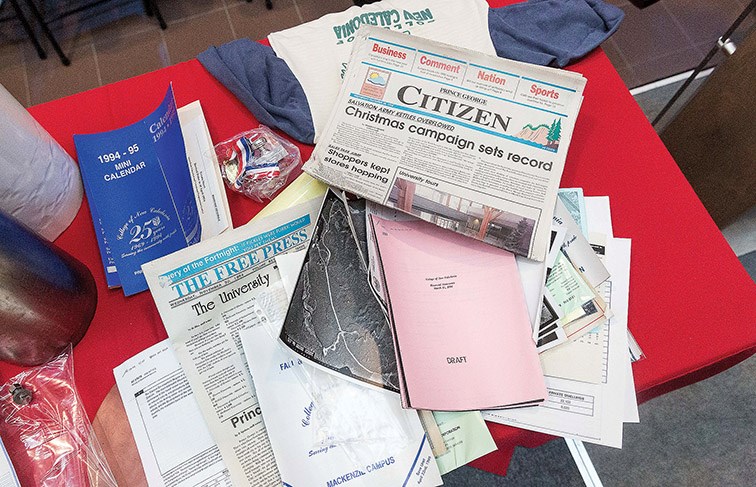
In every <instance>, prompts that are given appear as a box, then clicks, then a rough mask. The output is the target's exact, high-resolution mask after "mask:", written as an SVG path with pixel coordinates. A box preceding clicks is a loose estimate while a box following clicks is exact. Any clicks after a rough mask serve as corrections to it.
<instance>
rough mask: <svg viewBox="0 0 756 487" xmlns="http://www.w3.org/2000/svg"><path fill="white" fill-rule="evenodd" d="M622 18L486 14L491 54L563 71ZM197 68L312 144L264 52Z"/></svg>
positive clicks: (591, 5)
mask: <svg viewBox="0 0 756 487" xmlns="http://www.w3.org/2000/svg"><path fill="white" fill-rule="evenodd" d="M623 17H624V12H623V11H622V10H621V9H619V8H617V7H615V6H613V5H609V4H607V3H604V2H603V1H601V0H530V1H528V2H523V3H516V4H514V5H508V6H506V7H500V8H492V9H490V10H489V12H488V26H489V30H490V33H491V40H492V41H493V45H494V48H496V53H497V54H498V55H499V56H501V57H505V58H508V59H514V60H516V61H524V62H528V63H532V64H539V65H542V66H556V67H564V66H566V65H567V64H569V63H571V62H573V61H576V60H577V59H580V58H581V57H583V56H585V55H586V54H588V53H589V52H590V51H592V50H593V49H594V48H596V47H597V46H598V45H599V44H601V43H602V42H603V41H605V40H606V39H607V38H609V36H611V35H612V34H613V33H614V31H615V30H617V27H619V24H620V21H621V20H622V18H623ZM197 58H198V59H199V61H200V62H201V63H202V65H203V66H205V68H206V69H207V70H208V71H209V72H210V74H212V75H213V76H214V77H215V78H216V79H217V80H218V81H220V82H221V83H222V84H223V85H224V86H225V87H226V88H228V89H229V90H230V91H231V92H232V93H233V94H234V95H236V97H237V98H239V100H241V102H242V103H243V104H244V105H245V106H246V107H247V108H248V109H249V111H251V112H252V114H253V115H254V116H255V118H257V120H258V121H259V122H260V123H262V124H265V125H268V126H269V127H275V128H278V129H280V130H283V131H284V132H286V133H287V134H289V135H290V136H291V137H293V138H294V139H296V140H298V141H300V142H304V143H307V144H312V143H313V139H314V137H315V128H314V126H313V123H312V115H311V114H310V106H309V104H308V103H307V97H306V96H305V93H304V90H303V89H302V86H301V85H300V84H299V81H298V80H297V78H296V77H295V76H294V73H292V72H291V69H289V66H288V65H287V64H286V62H284V61H283V60H282V59H280V58H278V57H277V56H276V54H275V52H274V51H273V49H271V48H270V47H269V46H264V45H262V44H260V43H257V42H253V41H251V40H250V39H239V40H236V41H232V42H229V43H227V44H224V45H222V46H220V47H211V48H209V49H208V50H206V51H205V52H202V53H200V55H199V56H197Z"/></svg>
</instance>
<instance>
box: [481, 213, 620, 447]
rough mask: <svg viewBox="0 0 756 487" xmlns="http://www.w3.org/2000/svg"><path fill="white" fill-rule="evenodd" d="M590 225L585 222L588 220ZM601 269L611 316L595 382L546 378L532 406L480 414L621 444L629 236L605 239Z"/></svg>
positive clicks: (546, 429) (570, 436) (555, 431)
mask: <svg viewBox="0 0 756 487" xmlns="http://www.w3.org/2000/svg"><path fill="white" fill-rule="evenodd" d="M589 224H590V221H589ZM606 267H607V269H608V270H609V273H610V275H611V277H610V278H609V280H608V282H609V283H610V284H609V286H610V289H609V290H610V293H611V294H610V299H609V300H608V303H609V304H610V305H611V306H612V309H613V310H614V312H615V315H614V317H613V318H612V319H611V320H610V321H609V322H608V324H605V325H603V328H604V330H603V331H602V337H603V340H605V342H604V345H605V347H606V348H605V354H604V357H603V363H602V379H601V382H599V383H598V384H591V383H586V382H580V381H576V380H568V379H562V378H556V377H546V387H547V392H548V396H547V399H546V401H545V402H544V403H543V404H541V405H540V406H538V407H534V408H527V409H519V410H502V411H486V412H484V415H483V416H484V418H485V419H486V420H488V421H493V422H497V423H502V424H508V425H511V426H517V427H520V428H525V429H529V430H533V431H540V432H543V433H549V434H553V435H557V436H564V437H568V438H575V439H578V440H582V441H586V442H589V443H596V444H600V445H606V446H612V447H615V448H621V447H622V424H623V421H624V419H625V403H626V397H627V396H626V394H627V391H626V385H627V366H626V364H627V362H628V361H629V356H628V349H627V303H628V284H629V278H630V272H629V271H630V240H627V239H608V240H607V246H606Z"/></svg>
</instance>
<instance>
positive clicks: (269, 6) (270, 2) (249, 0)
mask: <svg viewBox="0 0 756 487" xmlns="http://www.w3.org/2000/svg"><path fill="white" fill-rule="evenodd" d="M247 3H252V0H247ZM265 8H267V9H268V10H273V0H265Z"/></svg>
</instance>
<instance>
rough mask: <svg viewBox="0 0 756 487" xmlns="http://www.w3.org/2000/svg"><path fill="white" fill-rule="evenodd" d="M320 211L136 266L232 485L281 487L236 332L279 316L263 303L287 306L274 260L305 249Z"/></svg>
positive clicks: (255, 225) (306, 210)
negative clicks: (141, 271)
mask: <svg viewBox="0 0 756 487" xmlns="http://www.w3.org/2000/svg"><path fill="white" fill-rule="evenodd" d="M319 206H320V201H319V200H318V199H315V200H312V201H310V202H309V203H308V204H303V205H299V206H296V207H294V208H291V209H289V210H285V211H282V212H279V213H276V214H274V215H271V216H268V217H267V218H264V219H261V220H259V221H255V222H252V223H250V224H247V225H245V226H243V227H240V228H237V229H235V230H232V231H229V232H226V233H223V234H221V235H219V236H218V237H216V238H214V239H212V240H208V241H206V242H200V243H199V244H197V245H195V246H192V247H189V248H187V249H184V250H182V251H179V252H176V253H174V254H171V255H169V256H166V257H164V258H162V259H159V260H157V261H153V262H150V263H148V264H145V265H144V266H143V269H144V273H145V277H146V278H147V283H148V284H149V286H150V291H151V292H152V296H153V298H154V299H155V303H156V304H157V308H158V311H159V312H160V316H161V318H162V320H163V324H164V325H165V328H166V331H167V332H168V337H169V338H170V340H171V344H172V346H173V349H174V351H175V352H176V356H177V357H178V360H179V363H180V364H181V367H182V368H183V370H184V372H185V373H186V377H187V379H188V381H189V385H190V386H191V389H192V392H193V393H194V396H195V398H196V400H197V403H198V404H199V407H200V410H201V411H202V415H203V417H204V418H205V421H206V422H207V424H208V428H209V430H210V433H211V435H212V436H213V439H214V440H215V442H216V443H217V445H218V448H219V449H220V453H221V457H222V458H223V461H224V463H225V464H226V467H227V468H228V470H229V473H230V476H231V481H232V483H233V484H234V485H255V486H261V487H263V486H269V485H270V486H274V485H275V486H277V485H280V481H281V480H280V476H279V474H278V471H277V469H276V465H275V460H274V457H273V451H272V450H271V447H270V442H269V441H268V437H267V435H266V433H265V425H264V424H263V421H262V417H261V411H260V406H259V404H258V401H257V397H256V395H255V391H254V387H253V386H252V383H251V377H250V376H249V371H248V369H247V365H246V362H245V361H244V356H243V350H242V347H241V342H240V340H239V330H241V329H244V328H249V327H252V326H255V325H256V324H260V323H262V322H264V321H265V320H267V319H276V318H279V317H275V316H268V317H266V316H265V313H264V311H263V306H264V305H266V304H268V305H270V303H273V304H276V303H283V305H282V306H272V307H271V308H272V309H281V308H283V309H285V308H286V305H285V302H286V295H285V292H284V290H283V286H282V285H281V280H280V277H279V273H278V269H277V268H276V266H275V260H274V259H275V257H276V255H279V254H283V253H286V252H293V251H297V250H301V249H303V248H305V246H306V245H307V242H308V240H309V238H310V235H311V231H312V225H313V223H314V222H315V219H316V215H317V212H318V208H319ZM280 318H282V317H280Z"/></svg>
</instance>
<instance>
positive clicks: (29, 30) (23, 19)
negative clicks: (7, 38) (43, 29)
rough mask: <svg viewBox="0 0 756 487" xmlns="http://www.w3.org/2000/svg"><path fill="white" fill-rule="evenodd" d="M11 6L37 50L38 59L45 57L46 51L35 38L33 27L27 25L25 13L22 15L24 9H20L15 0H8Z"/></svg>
mask: <svg viewBox="0 0 756 487" xmlns="http://www.w3.org/2000/svg"><path fill="white" fill-rule="evenodd" d="M10 3H11V6H12V7H13V10H15V11H16V16H17V17H18V20H19V21H20V22H21V25H22V26H23V28H24V31H25V32H26V35H28V36H29V39H30V40H31V41H32V44H34V49H36V50H37V56H39V58H40V59H47V53H46V52H45V50H44V49H43V48H42V45H41V44H40V43H39V40H38V39H37V36H36V35H35V34H34V29H32V27H31V25H29V20H28V19H27V18H26V15H24V11H23V10H21V6H20V5H19V4H18V1H17V0H10Z"/></svg>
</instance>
